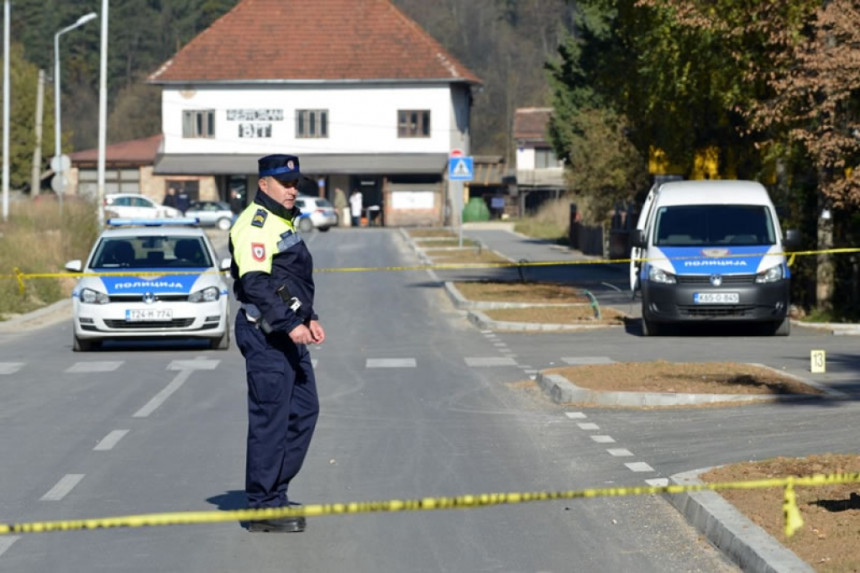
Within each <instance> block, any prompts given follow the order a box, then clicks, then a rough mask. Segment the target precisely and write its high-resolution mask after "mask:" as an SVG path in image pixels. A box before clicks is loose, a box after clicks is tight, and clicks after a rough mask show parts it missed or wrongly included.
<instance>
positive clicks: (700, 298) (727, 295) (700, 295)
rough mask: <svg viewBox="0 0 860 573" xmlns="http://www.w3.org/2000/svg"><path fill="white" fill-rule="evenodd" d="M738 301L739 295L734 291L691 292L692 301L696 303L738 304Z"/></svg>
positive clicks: (739, 299)
mask: <svg viewBox="0 0 860 573" xmlns="http://www.w3.org/2000/svg"><path fill="white" fill-rule="evenodd" d="M740 301H741V296H740V294H738V293H736V292H697V293H693V302H694V303H696V304H738V303H739V302H740Z"/></svg>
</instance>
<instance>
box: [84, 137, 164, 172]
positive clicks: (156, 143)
mask: <svg viewBox="0 0 860 573" xmlns="http://www.w3.org/2000/svg"><path fill="white" fill-rule="evenodd" d="M163 139H164V136H163V135H161V134H160V133H159V134H158V135H152V136H150V137H144V138H143V139H132V140H130V141H122V142H120V143H114V144H112V145H107V146H105V163H111V164H122V165H138V166H139V165H151V164H153V163H154V162H155V155H156V154H157V153H158V150H159V148H160V147H161V142H162V140H163ZM98 158H99V150H98V149H86V150H83V151H76V152H74V153H70V154H69V159H71V161H72V163H73V164H75V165H77V166H81V165H90V164H95V163H96V162H97V161H98Z"/></svg>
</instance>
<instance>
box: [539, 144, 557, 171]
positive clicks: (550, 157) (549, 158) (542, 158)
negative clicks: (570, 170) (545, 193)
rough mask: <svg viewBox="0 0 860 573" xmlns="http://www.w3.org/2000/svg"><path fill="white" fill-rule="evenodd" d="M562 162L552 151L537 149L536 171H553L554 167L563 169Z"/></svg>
mask: <svg viewBox="0 0 860 573" xmlns="http://www.w3.org/2000/svg"><path fill="white" fill-rule="evenodd" d="M561 166H562V165H561V161H559V160H558V157H556V156H555V152H554V151H553V150H552V149H545V148H536V149H535V169H551V168H553V167H561Z"/></svg>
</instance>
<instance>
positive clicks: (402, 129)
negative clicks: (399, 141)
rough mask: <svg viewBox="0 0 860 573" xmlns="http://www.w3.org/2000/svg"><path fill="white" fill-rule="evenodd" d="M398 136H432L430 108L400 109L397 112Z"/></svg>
mask: <svg viewBox="0 0 860 573" xmlns="http://www.w3.org/2000/svg"><path fill="white" fill-rule="evenodd" d="M397 137H430V110H429V109H401V110H399V111H398V112H397Z"/></svg>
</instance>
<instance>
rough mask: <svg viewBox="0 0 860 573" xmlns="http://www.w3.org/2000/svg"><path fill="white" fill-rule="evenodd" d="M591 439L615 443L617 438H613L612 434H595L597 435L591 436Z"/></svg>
mask: <svg viewBox="0 0 860 573" xmlns="http://www.w3.org/2000/svg"><path fill="white" fill-rule="evenodd" d="M591 439H592V440H593V441H595V442H597V443H598V444H614V443H615V438H613V437H612V436H603V435H599V434H595V435H593V436H591Z"/></svg>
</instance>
